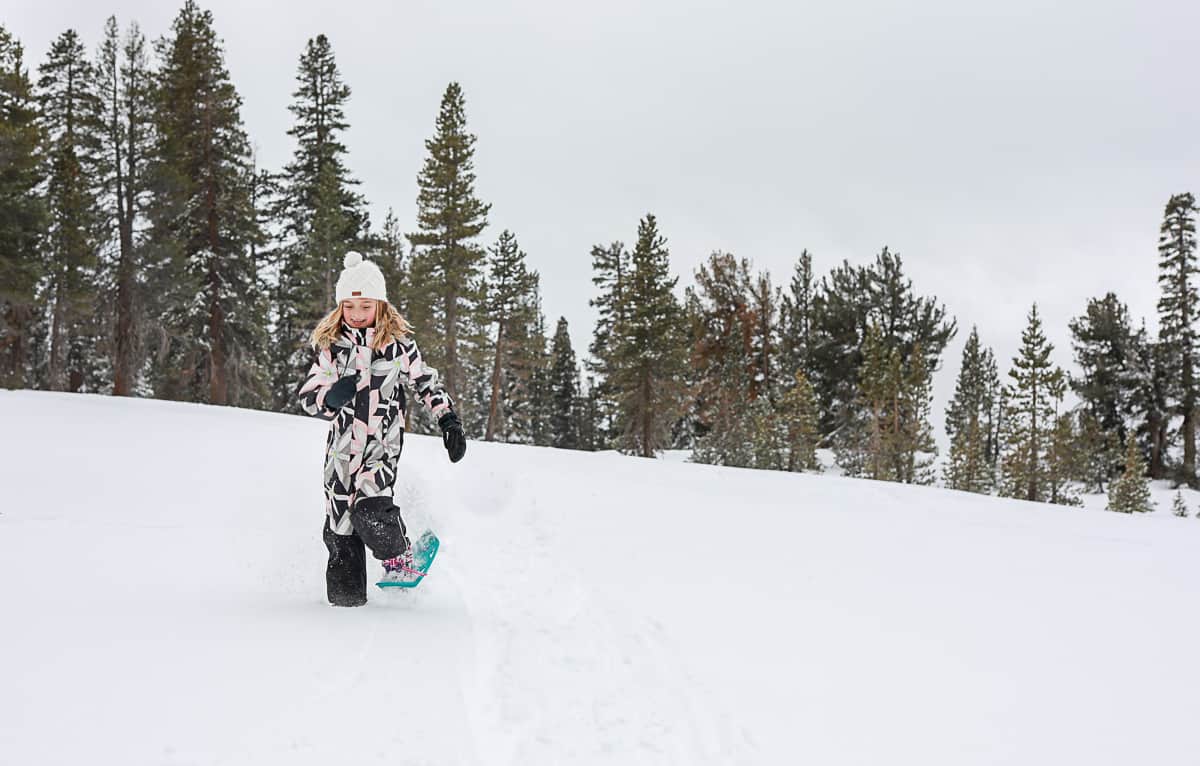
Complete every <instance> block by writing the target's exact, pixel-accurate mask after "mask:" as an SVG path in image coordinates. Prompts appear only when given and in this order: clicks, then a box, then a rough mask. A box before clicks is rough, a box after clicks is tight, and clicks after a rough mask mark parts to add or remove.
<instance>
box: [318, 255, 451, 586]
mask: <svg viewBox="0 0 1200 766" xmlns="http://www.w3.org/2000/svg"><path fill="white" fill-rule="evenodd" d="M342 265H343V266H345V269H343V270H342V273H341V276H339V277H338V281H337V307H336V308H334V309H333V311H331V312H329V314H328V315H326V317H325V318H324V319H322V320H321V321H320V322H319V323H318V324H317V327H316V329H315V330H313V334H312V346H313V348H314V349H315V350H316V351H317V360H316V361H315V362H314V363H313V366H312V368H311V369H310V370H309V371H308V377H307V378H306V379H305V381H304V383H303V384H302V385H301V386H300V389H299V391H298V392H297V395H298V396H299V398H300V406H301V408H302V409H303V410H304V411H305V412H306V413H308V414H309V415H314V416H316V417H319V418H323V419H325V420H329V421H332V423H331V425H330V427H329V438H328V439H327V440H326V442H325V450H326V454H325V531H324V533H323V537H324V539H325V547H326V548H328V549H329V565H328V567H327V568H326V570H325V584H326V591H327V594H328V597H329V603H331V604H334V605H335V606H362V605H363V604H365V603H366V602H367V564H366V556H365V555H364V545H365V546H366V547H367V548H370V549H371V553H372V554H373V555H374V556H375V558H377V559H379V560H380V561H382V562H383V568H384V571H385V578H386V577H399V576H401V572H403V570H404V569H405V568H406V567H407V568H410V569H411V566H412V563H411V557H412V554H411V553H410V552H409V547H410V545H409V541H408V537H407V534H406V530H405V528H404V522H403V520H402V519H401V518H400V511H399V509H398V508H396V506H395V505H394V504H393V503H392V490H393V485H394V484H395V481H396V460H397V458H399V457H400V449H401V447H402V446H403V445H404V416H405V401H404V387H403V386H402V385H401V380H400V378H401V376H403V377H404V378H405V379H407V381H408V382H409V384H411V385H412V387H413V389H414V391H415V392H416V395H417V397H418V398H419V399H420V400H421V401H422V402H423V403H424V405H425V406H426V407H427V408H428V409H429V410H430V411H431V412H432V413H433V415H434V417H436V418H437V419H438V425H439V426H440V427H441V429H442V443H443V445H444V446H445V447H446V452H447V453H448V454H449V456H450V460H451V461H452V462H455V463H457V462H458V461H459V460H461V459H462V457H463V455H464V454H465V453H466V451H467V440H466V437H465V436H464V435H463V429H462V423H461V422H460V421H459V419H458V415H456V414H455V412H454V402H453V401H452V400H451V399H450V396H449V394H447V393H446V391H445V389H444V388H443V387H442V385H441V384H440V383H439V382H438V373H437V370H435V369H433V368H432V367H429V366H428V365H426V364H425V363H424V362H423V361H422V359H421V352H420V351H419V350H418V349H417V344H416V343H415V342H413V340H412V339H411V338H410V337H409V332H410V331H411V329H412V328H411V327H409V325H408V322H406V321H404V318H403V317H402V316H400V312H399V311H397V310H396V308H395V307H394V306H392V305H391V304H390V303H388V301H387V288H386V285H385V284H384V279H383V273H382V272H380V270H379V267H378V266H376V265H375V264H373V263H371V262H370V261H366V260H363V257H362V256H361V255H360V254H358V253H355V252H349V253H346V257H345V259H344V261H343V264H342Z"/></svg>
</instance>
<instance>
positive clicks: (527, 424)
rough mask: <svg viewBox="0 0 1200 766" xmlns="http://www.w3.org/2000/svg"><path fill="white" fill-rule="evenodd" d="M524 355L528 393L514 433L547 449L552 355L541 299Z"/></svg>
mask: <svg viewBox="0 0 1200 766" xmlns="http://www.w3.org/2000/svg"><path fill="white" fill-rule="evenodd" d="M523 353H524V354H525V356H526V358H527V359H528V360H529V368H528V373H527V374H528V380H529V384H528V390H527V392H526V394H525V396H524V397H523V399H524V401H523V402H522V406H520V407H519V409H518V412H519V414H518V415H516V416H514V418H513V419H514V420H515V421H517V422H516V423H514V427H513V430H514V431H516V432H517V433H519V434H521V441H525V442H527V443H529V444H534V445H536V446H539V447H548V446H549V445H550V442H551V439H552V432H551V430H550V412H551V410H553V408H554V401H553V398H552V396H551V391H550V356H549V354H548V353H547V351H546V318H545V315H544V314H543V313H542V309H541V302H540V299H539V300H538V302H537V311H536V314H535V318H534V322H533V331H532V332H530V333H529V337H528V339H527V345H526V347H525V348H524V349H523Z"/></svg>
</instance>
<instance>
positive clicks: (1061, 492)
mask: <svg viewBox="0 0 1200 766" xmlns="http://www.w3.org/2000/svg"><path fill="white" fill-rule="evenodd" d="M1066 386H1067V381H1066V377H1065V376H1064V377H1062V378H1060V379H1059V380H1058V381H1056V382H1055V383H1054V384H1053V385H1052V386H1051V387H1050V396H1051V398H1052V399H1053V400H1054V427H1053V428H1052V429H1051V431H1050V436H1049V440H1048V446H1047V448H1046V486H1047V497H1046V502H1048V503H1053V504H1054V505H1082V504H1083V502H1082V501H1081V500H1080V499H1079V495H1078V493H1077V492H1076V491H1075V489H1074V487H1073V485H1072V483H1071V482H1072V481H1073V480H1074V479H1075V477H1076V476H1078V475H1079V473H1080V469H1079V464H1080V460H1081V458H1080V452H1079V435H1078V430H1077V429H1076V428H1075V421H1074V419H1073V418H1072V417H1071V414H1070V413H1067V412H1063V413H1060V412H1059V411H1058V409H1059V406H1060V405H1061V404H1062V399H1063V396H1064V395H1065V394H1066Z"/></svg>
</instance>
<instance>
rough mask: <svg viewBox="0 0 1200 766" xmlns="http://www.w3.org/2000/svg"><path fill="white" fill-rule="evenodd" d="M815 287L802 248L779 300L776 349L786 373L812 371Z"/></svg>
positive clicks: (809, 257)
mask: <svg viewBox="0 0 1200 766" xmlns="http://www.w3.org/2000/svg"><path fill="white" fill-rule="evenodd" d="M815 291H816V285H815V283H814V281H813V270H812V254H811V253H809V252H808V251H807V250H802V251H801V252H800V258H799V260H797V262H796V267H795V271H794V273H793V274H792V280H791V282H790V283H789V284H788V290H787V292H786V293H785V294H784V295H783V298H782V301H781V304H780V319H779V323H780V328H779V335H780V346H779V353H780V365H781V367H782V368H783V371H784V372H785V373H786V374H787V375H795V374H796V372H797V371H803V372H804V376H805V379H808V378H809V377H810V376H811V375H812V367H811V365H812V353H813V351H812V349H813V343H814V339H813V300H814V298H815Z"/></svg>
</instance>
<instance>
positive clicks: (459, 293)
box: [408, 82, 491, 400]
mask: <svg viewBox="0 0 1200 766" xmlns="http://www.w3.org/2000/svg"><path fill="white" fill-rule="evenodd" d="M466 127H467V118H466V112H465V101H464V98H463V92H462V88H461V87H459V85H458V83H456V82H452V83H450V85H449V86H448V87H447V88H446V92H445V95H444V96H443V97H442V105H441V109H440V111H439V113H438V118H437V127H436V131H435V133H434V136H433V138H431V139H429V140H427V141H426V142H425V148H426V150H428V152H429V156H428V157H427V158H426V160H425V165H424V167H423V168H422V169H421V173H420V175H419V176H418V177H417V184H418V186H419V189H420V191H419V193H418V195H417V228H418V231H417V232H416V233H414V234H410V235H409V237H408V238H409V241H410V242H411V243H412V246H413V253H412V255H411V260H410V264H411V268H412V271H413V276H414V277H418V276H419V277H421V278H422V281H417V282H416V284H422V285H425V288H424V292H425V293H426V295H425V296H422V301H417V300H416V299H415V297H414V300H413V301H412V305H413V308H412V313H414V314H418V315H419V316H418V318H419V320H420V321H421V322H422V323H427V326H428V329H427V330H426V331H425V334H424V337H425V338H426V339H427V340H426V345H427V347H429V346H430V345H432V346H433V347H434V348H436V349H437V351H438V352H439V353H440V356H441V359H442V364H441V366H440V367H439V369H441V370H442V375H443V379H444V380H445V383H446V388H447V390H448V391H449V392H450V396H451V397H453V398H454V399H456V400H457V399H458V398H459V396H460V391H462V390H464V389H465V387H466V385H467V383H468V377H469V374H470V370H469V367H470V366H471V361H472V359H471V357H472V353H473V352H474V351H476V350H477V349H476V348H472V347H471V346H472V343H474V342H478V340H479V338H480V335H481V332H480V329H479V327H478V324H479V322H478V314H479V306H480V303H481V302H482V295H481V294H480V292H481V291H480V284H481V269H482V266H483V261H484V251H483V249H482V248H481V247H479V245H477V244H476V243H475V241H474V240H475V238H476V237H478V236H479V235H480V233H481V232H482V231H483V230H484V228H486V227H487V214H488V211H489V210H490V209H491V205H485V204H484V203H482V202H480V201H479V199H478V198H476V196H475V171H474V155H475V140H476V139H475V136H474V135H472V134H470V133H467V131H466ZM429 341H434V343H433V344H430V343H429Z"/></svg>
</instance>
